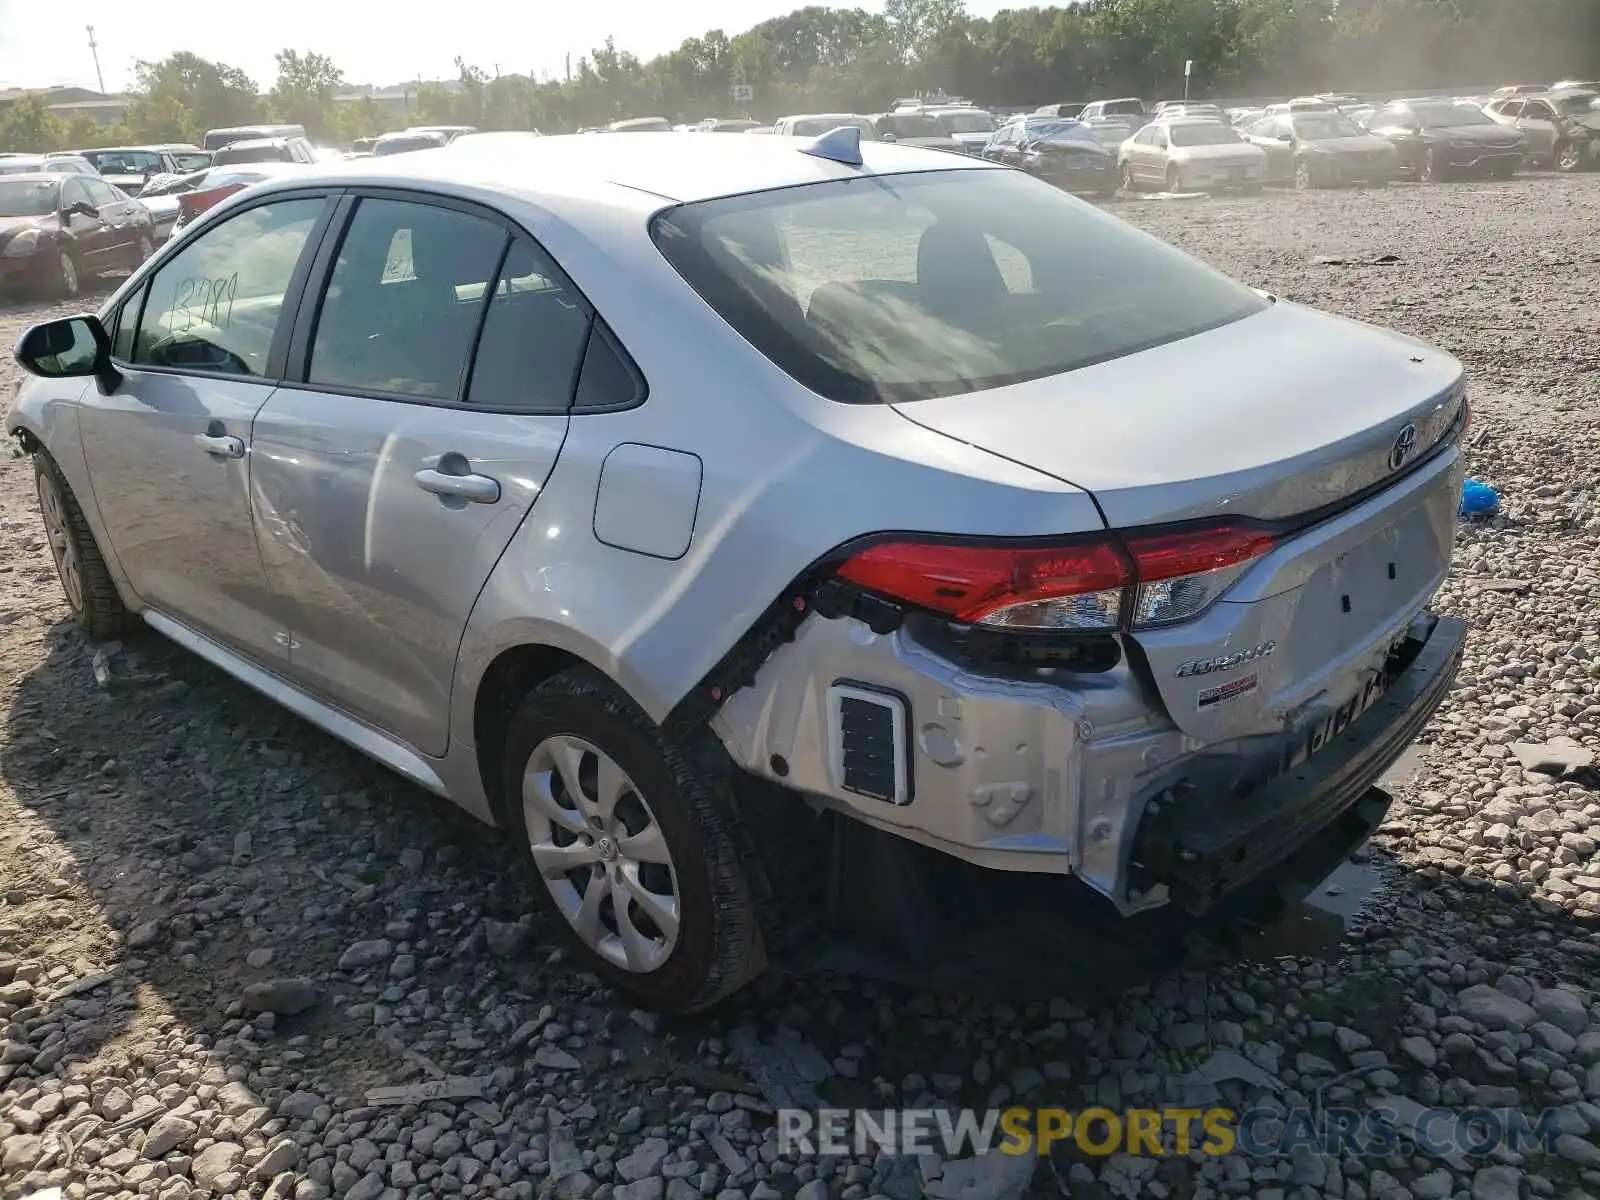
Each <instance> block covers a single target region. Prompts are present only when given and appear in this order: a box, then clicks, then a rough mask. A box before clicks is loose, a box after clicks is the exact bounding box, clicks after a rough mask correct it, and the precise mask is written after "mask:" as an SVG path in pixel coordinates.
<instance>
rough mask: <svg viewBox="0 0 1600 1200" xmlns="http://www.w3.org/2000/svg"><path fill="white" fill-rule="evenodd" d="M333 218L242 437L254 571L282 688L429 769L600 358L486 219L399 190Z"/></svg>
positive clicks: (584, 314) (540, 258)
mask: <svg viewBox="0 0 1600 1200" xmlns="http://www.w3.org/2000/svg"><path fill="white" fill-rule="evenodd" d="M343 208H344V210H343V212H342V213H341V215H340V218H339V221H340V223H341V225H342V231H341V233H340V235H339V236H338V237H335V236H330V237H329V238H328V240H327V242H326V243H325V244H324V247H323V253H322V255H321V258H320V260H319V263H318V265H317V266H316V268H314V271H313V280H320V281H322V283H321V284H314V285H313V286H311V287H308V288H307V293H306V300H305V303H304V304H303V305H302V306H301V311H300V314H299V319H298V321H297V323H296V326H295V333H294V338H293V341H292V343H291V348H290V374H291V376H292V377H293V378H294V379H295V380H297V381H296V382H286V383H285V384H284V386H283V387H282V388H280V389H279V390H278V391H277V392H276V393H275V394H274V395H273V396H272V398H271V400H270V401H269V402H268V403H267V405H266V406H265V407H264V408H263V409H262V411H261V412H260V414H259V415H258V416H257V418H256V422H255V431H254V437H255V446H256V454H255V460H256V470H255V473H254V475H253V479H252V484H253V489H254V496H255V502H256V519H257V523H258V526H257V527H258V532H259V538H260V543H261V547H262V558H263V561H264V563H265V566H266V570H267V573H268V575H269V577H270V578H271V580H272V585H273V587H274V588H275V589H276V590H277V592H278V593H279V594H280V595H281V596H282V597H283V599H284V602H285V603H286V604H288V605H290V606H291V607H292V609H293V618H292V619H293V631H292V635H291V637H292V640H291V646H290V654H289V670H290V673H291V675H292V677H293V678H294V680H295V681H296V682H297V683H298V684H300V685H301V686H303V687H305V688H307V689H308V690H310V691H312V692H314V693H317V694H319V695H321V696H323V697H324V698H325V699H327V700H329V701H331V702H332V703H334V704H336V705H338V706H339V707H341V708H343V709H344V710H345V711H347V712H349V713H351V714H353V715H355V716H356V717H358V718H360V719H362V720H364V721H366V722H368V723H369V724H372V725H374V726H376V727H377V728H380V729H382V730H384V731H386V732H388V733H389V734H391V735H392V736H394V737H396V738H399V739H400V740H402V741H404V742H406V743H408V744H409V745H411V746H412V747H413V748H415V749H417V750H419V751H421V752H423V753H425V754H432V755H440V754H443V753H444V751H445V749H446V747H447V743H448V718H449V701H450V689H451V681H452V678H453V675H454V666H455V662H456V655H457V650H458V648H459V645H460V642H461V636H462V633H463V631H464V629H465V627H466V623H467V618H468V616H469V615H470V613H471V610H472V606H473V603H474V602H475V601H476V599H477V596H478V593H479V591H480V590H481V589H482V587H483V584H484V582H485V580H487V578H488V576H489V573H490V572H491V571H492V570H493V568H494V566H495V564H496V562H497V561H498V560H499V558H500V555H501V554H502V552H503V551H504V550H505V547H506V545H507V543H508V542H510V540H511V538H512V535H513V534H514V533H515V532H516V530H517V528H518V526H519V525H520V524H521V523H522V521H523V520H524V518H526V517H527V515H528V513H529V511H530V510H531V509H532V508H533V505H534V501H535V499H536V498H537V497H538V495H539V493H540V491H541V489H542V488H543V487H544V484H545V480H546V479H547V478H548V476H549V474H550V472H551V470H552V469H553V468H554V466H555V462H556V457H557V455H558V454H559V452H560V450H561V445H562V442H563V440H564V439H565V437H566V432H567V424H568V412H569V408H570V406H571V404H572V400H573V395H574V391H575V389H576V388H577V387H578V385H579V379H580V372H581V370H582V368H583V366H584V364H585V362H586V358H587V357H589V356H592V355H593V354H598V353H601V352H603V350H604V349H605V347H604V346H601V347H600V349H598V350H591V328H592V327H593V325H594V322H593V320H592V317H593V313H592V310H591V308H590V306H589V304H588V302H587V301H586V300H585V299H584V298H583V297H582V296H581V295H579V293H578V291H577V289H576V288H575V287H574V285H573V284H572V283H571V282H570V280H568V279H567V277H566V276H565V275H564V274H563V273H562V271H561V270H560V268H559V267H557V266H556V265H555V263H554V262H553V261H552V260H551V259H550V257H549V256H548V254H546V252H545V251H544V250H543V249H542V248H541V247H540V246H539V245H538V244H537V243H536V242H535V241H534V240H533V239H531V238H530V237H529V236H528V235H527V234H526V233H525V232H523V231H522V230H521V229H519V228H517V227H516V226H515V225H513V224H512V223H511V222H510V221H508V220H507V219H506V218H505V217H504V216H503V215H501V214H499V213H496V212H493V211H490V210H487V209H484V208H480V207H477V206H473V205H467V204H463V203H459V202H456V201H452V200H446V199H443V198H440V197H437V196H433V195H430V194H427V193H422V192H413V191H363V192H360V193H353V194H351V195H350V196H348V197H347V198H346V199H345V201H344V202H343ZM594 341H595V342H599V341H601V335H596V337H595V339H594Z"/></svg>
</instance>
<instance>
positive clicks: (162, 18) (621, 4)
mask: <svg viewBox="0 0 1600 1200" xmlns="http://www.w3.org/2000/svg"><path fill="white" fill-rule="evenodd" d="M803 3H804V0H678V3H659V2H656V0H568V2H564V3H563V2H560V0H556V2H552V0H542V2H536V3H510V2H508V0H451V3H449V4H442V5H437V6H429V7H428V8H424V7H423V6H421V5H417V4H409V3H404V2H403V3H401V4H399V5H389V6H371V7H369V6H367V5H360V4H354V3H351V2H350V0H272V2H270V3H248V2H241V0H212V2H210V3H201V4H194V5H185V6H179V7H177V8H174V7H171V6H163V5H152V4H149V3H145V2H142V0H132V2H131V3H130V2H129V0H78V2H76V3H72V4H68V5H57V6H54V7H51V6H48V5H46V6H41V5H40V4H39V3H38V0H0V85H3V86H7V87H45V86H50V85H55V84H63V85H75V86H78V87H90V88H92V87H94V86H95V71H94V60H93V59H92V58H91V56H90V53H89V44H88V42H89V35H88V33H87V32H86V31H85V29H84V26H85V25H89V24H92V25H93V26H94V31H95V34H94V35H95V40H96V41H97V42H99V44H100V65H101V69H102V70H103V71H104V74H105V84H106V88H107V89H108V90H110V91H122V90H124V89H126V88H127V87H128V86H129V85H130V84H131V83H132V81H133V64H134V62H135V61H137V60H139V59H158V58H161V57H163V56H165V55H167V54H170V53H172V52H173V51H174V50H193V51H194V52H195V53H197V54H200V55H202V56H204V57H206V58H212V59H219V60H221V61H223V62H226V63H229V64H231V65H233V66H236V67H241V68H243V69H244V70H245V71H246V72H248V73H249V74H250V75H251V76H253V77H254V79H255V81H256V83H257V84H258V85H260V86H261V87H263V88H266V87H269V86H270V85H271V83H272V78H273V74H274V67H273V60H272V56H273V53H274V52H275V51H277V50H280V49H283V48H284V47H289V48H292V49H297V50H318V51H321V52H322V53H324V54H328V55H330V56H332V58H333V60H334V61H335V62H336V63H338V64H339V66H340V67H341V68H342V69H343V70H344V73H345V78H346V79H348V80H350V81H351V82H355V83H373V84H388V83H398V82H401V81H403V80H406V79H416V78H419V77H421V78H441V77H448V76H452V75H454V74H455V68H454V66H453V65H452V64H453V62H454V59H455V56H456V55H458V54H459V55H461V56H462V57H464V58H465V59H467V61H469V62H472V63H476V64H477V65H479V66H481V67H483V68H484V69H485V70H492V69H493V68H494V67H495V65H496V64H498V65H499V69H500V70H501V72H502V73H511V72H513V71H517V72H527V71H529V70H532V71H534V72H536V73H539V72H545V71H548V72H550V73H552V74H557V73H559V72H560V70H561V64H562V60H563V58H564V56H565V55H566V54H567V53H568V52H570V53H571V54H572V57H573V59H574V60H576V59H577V57H578V56H579V55H580V54H583V53H585V52H586V51H587V50H588V49H589V48H590V47H592V46H596V45H599V44H601V43H603V42H604V41H605V38H606V35H607V34H611V35H613V36H615V38H616V40H617V45H618V46H619V47H621V48H623V49H627V50H631V51H633V53H635V54H637V55H639V57H641V58H649V57H651V56H652V55H655V54H659V53H661V52H662V51H664V50H669V49H671V48H672V47H674V46H676V45H677V44H678V43H679V42H681V41H682V40H683V39H684V38H686V37H693V36H696V35H698V34H701V33H704V32H705V31H706V30H708V29H717V28H721V29H722V30H724V31H725V32H726V33H728V34H730V35H732V34H734V33H738V32H741V31H742V30H745V29H748V28H749V27H750V26H752V25H755V24H757V23H758V22H760V21H764V20H766V19H767V18H768V17H773V16H777V15H779V14H782V13H785V12H789V11H792V10H793V9H795V8H799V7H801V6H802V4H803ZM1012 6H1013V7H1014V6H1016V0H1012ZM861 7H863V8H866V9H869V10H876V9H880V8H881V7H882V0H861ZM1000 7H1001V4H1000V3H999V0H969V4H968V8H969V10H970V11H972V12H974V13H981V14H987V13H991V12H993V11H995V10H996V9H998V8H1000Z"/></svg>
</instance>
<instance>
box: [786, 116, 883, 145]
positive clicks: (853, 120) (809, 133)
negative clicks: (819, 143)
mask: <svg viewBox="0 0 1600 1200" xmlns="http://www.w3.org/2000/svg"><path fill="white" fill-rule="evenodd" d="M841 125H854V126H855V127H856V128H857V129H859V130H861V137H862V139H863V140H864V141H869V142H879V141H882V140H883V139H882V138H881V137H879V136H878V127H877V126H876V125H874V124H873V123H872V118H870V117H864V116H862V115H861V114H860V113H798V114H796V115H794V116H788V117H779V118H778V120H777V121H776V123H774V125H773V126H772V132H773V133H776V134H780V135H782V136H784V137H821V136H822V135H823V134H825V133H827V132H828V131H829V130H830V129H838V128H839V127H840V126H841Z"/></svg>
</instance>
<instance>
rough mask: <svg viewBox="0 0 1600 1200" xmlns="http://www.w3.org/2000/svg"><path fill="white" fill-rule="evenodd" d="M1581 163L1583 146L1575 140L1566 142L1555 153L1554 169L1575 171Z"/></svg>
mask: <svg viewBox="0 0 1600 1200" xmlns="http://www.w3.org/2000/svg"><path fill="white" fill-rule="evenodd" d="M1582 164H1583V147H1581V146H1580V145H1579V144H1578V143H1577V142H1567V143H1566V144H1565V145H1563V146H1562V147H1561V152H1560V153H1559V154H1557V155H1556V170H1558V171H1576V170H1577V169H1578V168H1579V167H1580V166H1581V165H1582Z"/></svg>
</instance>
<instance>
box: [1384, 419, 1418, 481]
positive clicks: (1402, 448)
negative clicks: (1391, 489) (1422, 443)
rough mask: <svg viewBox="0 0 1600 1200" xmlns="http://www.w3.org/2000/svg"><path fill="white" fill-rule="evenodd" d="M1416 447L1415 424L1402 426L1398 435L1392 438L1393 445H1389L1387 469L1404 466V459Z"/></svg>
mask: <svg viewBox="0 0 1600 1200" xmlns="http://www.w3.org/2000/svg"><path fill="white" fill-rule="evenodd" d="M1416 448H1417V427H1416V426H1415V425H1406V426H1404V427H1402V428H1401V430H1400V433H1399V436H1397V437H1396V438H1395V439H1394V445H1393V446H1390V447H1389V470H1391V471H1398V470H1399V469H1400V468H1401V467H1403V466H1405V465H1406V460H1408V459H1409V458H1410V457H1411V452H1412V451H1413V450H1415V449H1416Z"/></svg>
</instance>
